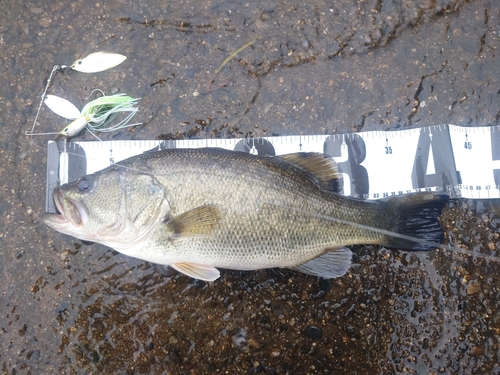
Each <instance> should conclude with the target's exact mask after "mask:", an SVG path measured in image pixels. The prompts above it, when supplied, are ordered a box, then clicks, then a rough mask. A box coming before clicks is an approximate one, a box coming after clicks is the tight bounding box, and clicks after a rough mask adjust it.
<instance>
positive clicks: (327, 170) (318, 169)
mask: <svg viewBox="0 0 500 375" xmlns="http://www.w3.org/2000/svg"><path fill="white" fill-rule="evenodd" d="M279 158H281V159H283V160H285V161H286V162H288V163H290V164H294V165H296V166H298V167H300V168H302V169H304V170H306V171H307V172H309V173H310V174H312V175H313V176H315V177H316V178H317V179H318V180H319V181H320V182H321V184H322V185H323V187H325V188H326V189H328V190H332V191H334V192H336V193H338V192H340V190H341V189H342V174H341V173H340V172H339V169H338V166H337V163H336V162H335V160H333V158H325V155H323V154H321V153H319V152H296V153H294V154H286V155H280V156H279Z"/></svg>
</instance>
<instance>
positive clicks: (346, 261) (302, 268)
mask: <svg viewBox="0 0 500 375" xmlns="http://www.w3.org/2000/svg"><path fill="white" fill-rule="evenodd" d="M326 251H327V252H326V253H325V254H323V255H320V256H319V257H316V258H314V259H311V260H309V261H307V262H305V263H301V264H298V265H296V266H292V267H287V268H289V269H291V270H294V271H298V272H302V273H305V274H307V275H312V276H319V277H323V278H325V279H333V278H336V277H340V276H342V275H344V274H345V273H346V272H347V270H349V268H350V267H351V257H352V253H351V250H349V249H348V248H346V247H342V248H340V249H326Z"/></svg>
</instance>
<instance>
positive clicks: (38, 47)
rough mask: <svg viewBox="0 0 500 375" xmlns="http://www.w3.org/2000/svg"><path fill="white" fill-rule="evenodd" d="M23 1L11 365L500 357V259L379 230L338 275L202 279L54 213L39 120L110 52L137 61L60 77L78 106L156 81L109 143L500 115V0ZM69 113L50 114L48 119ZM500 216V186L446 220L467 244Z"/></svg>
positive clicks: (91, 367)
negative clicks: (426, 246) (403, 242)
mask: <svg viewBox="0 0 500 375" xmlns="http://www.w3.org/2000/svg"><path fill="white" fill-rule="evenodd" d="M1 6H2V12H0V44H1V49H0V51H1V52H0V57H1V59H0V66H1V67H2V69H0V71H1V73H0V82H1V86H0V87H1V89H0V105H1V111H0V123H1V125H2V129H3V130H4V131H3V132H2V134H1V135H0V155H1V157H2V163H0V174H1V176H2V180H1V184H2V189H1V190H0V210H1V213H2V218H3V219H2V221H1V223H2V226H1V227H0V249H1V252H0V257H1V258H0V272H1V274H2V276H1V280H2V286H1V291H2V294H1V300H0V302H1V303H0V316H1V317H2V319H1V320H0V366H1V368H2V371H3V372H4V373H6V374H14V373H17V374H19V373H23V374H28V373H30V374H45V373H64V374H66V373H67V374H72V373H75V374H77V373H78V374H81V373H117V374H127V373H130V374H138V373H158V374H160V373H164V374H184V373H186V374H209V373H218V372H220V373H225V372H227V373H254V372H255V373H265V374H273V373H276V374H287V373H288V374H306V373H311V374H314V373H346V374H373V373H381V374H390V373H397V372H407V373H410V374H412V373H415V374H422V373H435V374H438V373H449V374H472V373H474V374H490V373H498V372H499V371H500V369H499V365H498V363H499V362H500V358H499V356H500V352H499V339H498V337H499V334H500V319H499V318H498V317H499V316H500V311H499V309H498V306H497V305H498V303H497V301H498V300H499V290H500V278H499V277H498V271H499V270H498V268H499V264H498V263H495V262H487V261H485V260H483V259H481V258H472V257H465V256H462V255H454V254H450V253H448V252H442V251H436V252H429V253H407V252H398V251H388V250H385V249H380V248H377V247H362V246H359V247H355V248H354V249H353V251H354V252H355V253H356V256H355V259H354V262H355V264H354V266H353V267H352V268H351V270H350V272H349V273H348V274H347V275H345V276H344V277H342V278H339V279H336V280H331V281H326V280H319V279H317V278H314V277H309V276H305V275H301V274H297V273H294V272H291V271H287V270H263V271H257V272H236V271H223V272H222V277H221V279H219V280H217V281H216V282H214V283H210V284H207V283H204V282H200V281H193V280H191V279H189V278H187V277H185V276H181V275H178V274H177V273H175V272H172V271H165V270H163V269H161V268H159V267H157V266H153V265H151V264H148V263H145V262H142V261H138V260H135V259H132V258H128V257H126V256H123V255H120V254H118V253H116V252H113V251H110V250H109V249H107V248H105V247H103V246H100V245H91V246H88V245H82V244H81V242H80V241H78V240H76V239H73V238H70V237H67V236H63V235H60V234H58V233H55V232H54V231H51V230H49V229H48V228H47V227H46V226H45V225H43V224H42V223H41V222H40V215H41V214H42V213H43V211H44V207H45V203H44V201H43V200H44V197H45V192H44V190H45V178H46V176H45V162H46V156H45V149H44V147H45V144H46V141H47V140H48V139H53V138H50V137H42V136H40V137H26V136H25V135H24V132H25V131H27V130H29V129H31V126H32V122H33V119H34V116H35V113H36V110H37V108H38V104H39V98H40V95H41V93H42V91H43V89H44V87H45V84H46V80H47V78H48V76H49V73H50V70H51V69H52V67H53V66H54V65H55V64H66V65H69V64H71V63H72V62H73V61H74V60H76V59H77V58H80V57H82V56H85V55H87V54H89V53H91V52H94V51H97V50H104V51H111V52H118V53H123V54H125V55H127V56H128V59H127V60H126V62H125V63H124V64H122V65H121V66H120V67H118V68H115V69H112V70H109V71H106V72H103V73H98V74H93V75H85V74H81V73H78V72H70V71H65V72H60V73H58V74H57V75H56V76H55V78H54V82H53V84H52V85H51V87H50V88H49V93H51V94H54V95H58V96H62V97H64V98H67V99H69V100H70V101H72V102H73V103H75V104H77V105H78V106H82V105H83V104H84V103H85V101H86V99H87V97H88V95H89V94H90V93H91V92H92V90H94V89H95V88H100V89H102V90H104V91H105V92H106V93H107V94H109V93H114V92H126V93H127V94H129V95H132V96H135V97H141V98H142V99H141V102H140V110H141V112H140V114H139V115H138V116H137V117H136V119H137V120H139V121H143V122H144V125H143V126H140V127H137V128H134V129H133V130H125V131H121V132H119V133H115V134H109V135H103V136H102V137H101V138H103V139H154V138H166V139H171V138H187V137H197V138H203V137H244V136H271V135H273V134H282V135H284V134H325V133H339V132H351V131H362V130H385V129H389V128H395V127H412V126H422V125H433V124H441V123H452V124H457V125H468V126H485V125H493V124H498V120H499V117H500V93H499V91H498V87H500V85H499V77H500V72H499V70H500V60H499V56H498V47H499V45H500V39H499V37H500V34H499V33H500V29H499V27H498V25H499V22H498V19H499V17H500V6H499V5H498V4H497V3H496V2H494V1H485V0H477V1H470V2H460V1H444V0H442V1H429V2H412V1H403V0H401V1H373V2H352V1H335V2H334V3H333V4H331V3H329V2H318V1H315V2H308V4H307V5H302V4H297V3H290V2H286V1H285V2H259V1H255V2H248V3H247V2H239V1H230V2H223V1H209V2H207V1H187V2H183V3H182V4H178V3H165V2H161V1H155V2H153V1H151V2H148V5H147V6H145V5H143V4H138V3H136V2H133V1H127V0H123V1H122V0H114V1H109V2H106V3H104V2H103V3H98V2H94V3H92V4H89V3H88V2H84V1H74V2H71V3H68V4H61V3H58V2H55V1H43V2H37V3H36V4H34V3H33V4H32V3H30V2H25V3H19V2H10V1H4V2H3V3H2V5H1ZM251 41H253V42H254V43H253V44H252V45H251V46H249V47H248V48H246V49H245V50H243V51H242V52H241V53H240V54H238V56H237V57H236V58H235V59H233V60H231V61H230V62H229V63H228V64H227V65H226V66H225V67H224V68H223V69H222V70H221V71H220V73H219V74H217V75H214V72H215V71H216V69H217V68H218V67H219V65H220V64H221V63H222V62H223V61H224V59H226V58H227V57H228V56H229V55H230V54H231V53H232V52H233V51H235V50H237V49H238V48H239V47H241V46H243V45H244V44H245V43H248V42H251ZM211 81H213V82H211ZM63 126H64V122H63V121H62V120H61V118H58V117H57V116H56V115H54V114H52V113H50V111H48V110H47V109H46V108H43V109H42V112H41V114H40V118H39V125H37V130H39V131H57V130H60V129H62V127H63ZM77 139H79V140H83V139H88V140H93V137H92V136H91V135H89V134H88V133H82V134H81V135H80V136H78V138H77ZM499 224H500V216H499V204H498V202H497V201H472V200H460V201H455V202H453V203H452V204H450V207H449V208H448V209H447V210H446V212H445V214H444V215H443V225H445V227H446V230H447V233H446V235H447V238H448V240H449V241H451V242H452V243H454V244H455V245H456V246H459V247H465V248H468V249H473V250H475V251H477V252H480V253H485V254H490V255H494V256H498V250H497V249H498V248H499V246H500V239H499V234H498V227H499Z"/></svg>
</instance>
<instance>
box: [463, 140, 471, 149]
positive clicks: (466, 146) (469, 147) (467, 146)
mask: <svg viewBox="0 0 500 375" xmlns="http://www.w3.org/2000/svg"><path fill="white" fill-rule="evenodd" d="M464 148H466V149H467V150H470V149H472V142H465V143H464Z"/></svg>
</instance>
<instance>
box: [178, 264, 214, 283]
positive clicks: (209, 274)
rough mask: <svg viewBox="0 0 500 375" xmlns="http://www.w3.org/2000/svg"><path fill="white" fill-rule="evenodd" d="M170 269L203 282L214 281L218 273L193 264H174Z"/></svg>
mask: <svg viewBox="0 0 500 375" xmlns="http://www.w3.org/2000/svg"><path fill="white" fill-rule="evenodd" d="M170 267H172V268H173V269H175V270H177V271H179V272H180V273H183V274H185V275H188V276H189V277H192V278H193V279H199V280H204V281H214V280H216V279H218V278H219V276H220V272H219V270H218V269H217V268H215V267H212V266H206V265H203V264H194V263H174V264H171V265H170Z"/></svg>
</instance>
